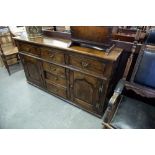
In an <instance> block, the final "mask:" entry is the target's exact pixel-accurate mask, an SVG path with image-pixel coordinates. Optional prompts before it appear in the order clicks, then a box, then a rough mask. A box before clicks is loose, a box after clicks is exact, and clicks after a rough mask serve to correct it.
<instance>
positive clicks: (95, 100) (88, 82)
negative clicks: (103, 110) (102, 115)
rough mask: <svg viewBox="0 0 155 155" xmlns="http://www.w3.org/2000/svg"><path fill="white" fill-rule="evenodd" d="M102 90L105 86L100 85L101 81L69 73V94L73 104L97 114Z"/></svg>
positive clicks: (77, 73) (76, 73)
mask: <svg viewBox="0 0 155 155" xmlns="http://www.w3.org/2000/svg"><path fill="white" fill-rule="evenodd" d="M104 90H105V86H103V85H102V80H100V79H97V78H94V77H91V76H87V75H85V74H82V73H80V72H75V71H73V72H72V71H71V73H70V92H71V100H72V101H73V102H75V103H77V104H79V105H81V106H83V107H85V108H86V109H88V110H91V111H96V112H97V111H98V108H99V106H100V104H101V103H102V101H101V100H100V96H101V93H102V92H103V91H104ZM103 94H104V93H103Z"/></svg>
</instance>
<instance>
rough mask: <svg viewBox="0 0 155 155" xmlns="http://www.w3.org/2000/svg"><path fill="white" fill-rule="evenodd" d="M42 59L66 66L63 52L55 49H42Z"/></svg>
mask: <svg viewBox="0 0 155 155" xmlns="http://www.w3.org/2000/svg"><path fill="white" fill-rule="evenodd" d="M41 57H42V58H43V59H46V60H48V61H52V62H56V63H60V64H64V63H65V59H64V54H63V53H62V51H61V50H58V49H54V48H46V47H44V48H41Z"/></svg>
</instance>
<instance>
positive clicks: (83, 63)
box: [81, 62, 89, 67]
mask: <svg viewBox="0 0 155 155" xmlns="http://www.w3.org/2000/svg"><path fill="white" fill-rule="evenodd" d="M81 65H82V67H88V65H89V63H87V62H82V63H81Z"/></svg>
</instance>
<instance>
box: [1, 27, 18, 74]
mask: <svg viewBox="0 0 155 155" xmlns="http://www.w3.org/2000/svg"><path fill="white" fill-rule="evenodd" d="M0 55H1V58H2V60H3V63H4V65H5V67H6V69H7V71H8V73H9V75H11V72H10V69H9V66H10V65H12V64H15V63H18V62H19V57H18V49H17V47H16V46H15V45H14V42H13V40H12V38H11V34H10V31H9V28H8V33H7V34H3V35H0Z"/></svg>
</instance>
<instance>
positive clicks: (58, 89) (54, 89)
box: [46, 80, 67, 98]
mask: <svg viewBox="0 0 155 155" xmlns="http://www.w3.org/2000/svg"><path fill="white" fill-rule="evenodd" d="M46 86H47V89H48V90H49V91H50V92H52V93H54V94H56V95H59V96H61V97H63V98H67V89H66V88H63V87H61V86H56V85H54V84H52V83H50V82H49V81H48V80H46Z"/></svg>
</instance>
